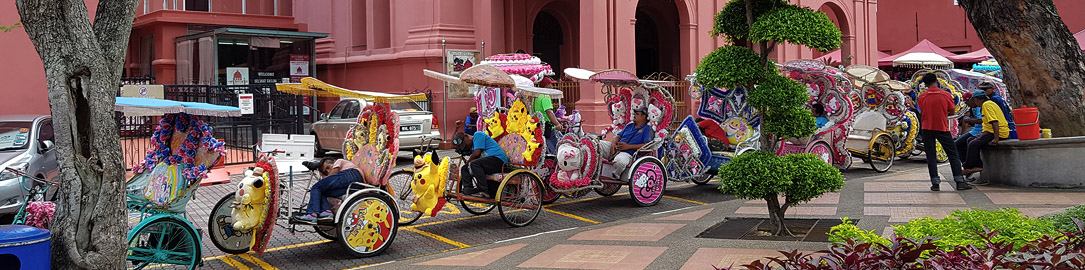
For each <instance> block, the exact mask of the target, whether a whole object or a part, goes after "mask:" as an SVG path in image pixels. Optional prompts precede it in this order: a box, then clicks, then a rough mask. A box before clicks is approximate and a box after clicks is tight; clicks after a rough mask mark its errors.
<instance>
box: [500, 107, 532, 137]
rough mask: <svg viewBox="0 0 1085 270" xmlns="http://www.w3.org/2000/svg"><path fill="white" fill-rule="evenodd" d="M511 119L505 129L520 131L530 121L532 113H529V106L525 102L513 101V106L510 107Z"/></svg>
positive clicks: (510, 131) (513, 131) (512, 131)
mask: <svg viewBox="0 0 1085 270" xmlns="http://www.w3.org/2000/svg"><path fill="white" fill-rule="evenodd" d="M508 118H509V121H508V123H506V125H505V126H506V128H505V131H508V132H509V133H520V132H521V131H523V130H524V129H525V128H526V127H527V124H528V122H530V119H531V115H529V114H527V106H524V102H522V101H520V100H517V101H516V102H514V103H512V107H510V108H509V116H508Z"/></svg>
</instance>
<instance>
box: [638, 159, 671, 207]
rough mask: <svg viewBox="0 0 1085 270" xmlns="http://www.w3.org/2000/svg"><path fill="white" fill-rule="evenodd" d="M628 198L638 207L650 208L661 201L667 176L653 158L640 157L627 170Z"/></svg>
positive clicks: (657, 161) (660, 164)
mask: <svg viewBox="0 0 1085 270" xmlns="http://www.w3.org/2000/svg"><path fill="white" fill-rule="evenodd" d="M629 170H632V171H630V172H629V196H630V197H632V198H633V202H635V203H637V205H639V206H652V205H656V204H657V203H659V200H661V199H663V190H665V189H667V174H666V173H665V172H663V163H661V162H659V160H658V159H656V158H655V157H642V158H640V159H638V160H637V161H636V162H633V166H632V167H630V168H629Z"/></svg>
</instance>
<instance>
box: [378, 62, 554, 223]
mask: <svg viewBox="0 0 1085 270" xmlns="http://www.w3.org/2000/svg"><path fill="white" fill-rule="evenodd" d="M423 73H424V74H425V75H426V76H429V77H431V78H435V79H438V80H441V81H444V82H448V83H453V84H461V85H466V86H470V87H471V88H472V91H473V92H474V93H475V102H476V106H477V108H478V114H479V121H478V122H477V123H476V124H477V127H478V131H480V132H484V133H486V135H487V136H490V137H491V138H493V139H494V141H496V142H497V144H498V145H499V146H500V147H501V149H502V150H504V151H505V154H506V156H508V158H509V161H508V162H507V163H505V166H504V167H503V168H502V170H501V172H500V173H496V174H491V175H488V176H487V177H486V178H487V179H486V180H487V181H486V182H487V184H489V187H490V188H489V189H488V192H489V193H488V194H487V195H488V196H489V198H483V197H476V196H471V195H469V194H464V193H463V192H462V190H463V188H464V186H463V185H462V184H466V183H463V182H462V181H460V168H461V166H463V165H466V159H464V157H462V156H460V157H456V158H449V157H444V158H437V156H436V153H427V154H424V155H422V156H416V157H415V168H414V169H413V170H412V169H407V170H403V171H400V172H396V174H401V173H404V174H406V173H409V174H412V175H414V177H413V180H411V181H403V182H394V183H392V185H393V186H394V187H395V188H396V190H397V191H400V193H399V194H400V196H401V198H405V199H407V200H410V201H414V203H413V204H412V205H411V206H410V209H411V210H412V211H413V212H412V213H410V214H406V215H411V216H410V217H407V218H405V220H411V221H412V222H413V220H415V219H418V217H420V216H423V215H425V216H435V215H437V213H438V212H440V210H441V209H442V207H443V206H444V204H446V203H448V202H450V201H458V202H459V203H460V205H461V206H463V208H464V210H466V211H467V212H470V213H472V214H476V215H481V214H485V213H488V212H489V211H491V210H492V209H494V208H497V209H498V212H499V213H500V216H501V219H502V220H504V221H505V223H507V224H509V225H511V226H513V227H521V226H526V225H528V224H531V222H533V221H534V220H535V218H536V217H538V216H539V213H541V212H542V209H543V206H542V204H543V199H544V198H543V197H544V195H545V194H546V191H545V187H544V186H543V182H542V180H541V178H540V177H539V175H538V174H537V173H536V172H542V171H546V169H545V168H544V166H545V164H546V163H545V162H543V160H544V159H545V156H544V153H545V152H546V143H545V141H544V140H543V127H542V124H540V122H539V117H541V114H537V113H536V114H534V115H533V114H531V113H529V109H528V106H527V105H526V104H525V103H524V101H522V100H521V98H526V97H543V98H549V95H555V94H556V95H560V92H559V91H557V90H553V89H545V88H537V89H536V88H532V89H533V90H535V91H517V90H516V89H520V88H521V87H518V86H529V85H532V84H533V83H532V82H531V79H527V78H524V77H521V76H517V75H509V74H508V73H505V72H504V71H502V70H501V69H498V68H497V67H495V66H493V65H476V66H473V67H471V68H468V69H467V70H464V71H463V72H462V73H460V74H459V76H458V77H457V76H450V75H447V74H443V73H438V72H434V71H431V70H423ZM518 81H519V83H518ZM544 96H545V97H544ZM453 143H454V144H457V145H458V144H459V142H458V141H454V142H453ZM495 186H496V188H494V187H495ZM408 187H409V188H408Z"/></svg>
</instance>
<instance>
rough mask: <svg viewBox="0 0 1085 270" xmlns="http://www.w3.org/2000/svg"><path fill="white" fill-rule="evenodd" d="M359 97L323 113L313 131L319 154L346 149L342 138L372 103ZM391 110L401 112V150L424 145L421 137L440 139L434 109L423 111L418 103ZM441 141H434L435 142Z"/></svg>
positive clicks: (434, 143)
mask: <svg viewBox="0 0 1085 270" xmlns="http://www.w3.org/2000/svg"><path fill="white" fill-rule="evenodd" d="M371 102H372V101H371V100H365V99H360V98H343V99H342V100H340V101H339V104H336V105H335V108H333V109H332V110H331V112H330V113H323V114H320V121H317V122H316V123H313V130H312V131H310V134H312V135H315V136H316V145H315V146H316V155H317V156H323V155H324V153H325V152H327V151H337V152H342V151H343V140H344V137H346V135H347V132H349V131H350V129H351V128H353V127H354V126H356V125H358V113H360V112H361V111H362V108H365V106H366V105H368V104H369V103H371ZM391 107H392V108H391V109H392V110H393V111H395V112H396V113H397V114H399V131H400V132H399V149H400V150H413V149H418V148H421V147H422V144H423V142H422V136H427V137H430V138H440V137H441V131H440V129H439V128H438V127H437V118H436V117H434V116H433V113H432V112H429V111H425V110H422V108H421V107H419V106H418V104H417V103H414V102H404V103H392V104H391ZM438 143H440V142H439V141H433V142H431V144H432V145H430V146H436V144H438Z"/></svg>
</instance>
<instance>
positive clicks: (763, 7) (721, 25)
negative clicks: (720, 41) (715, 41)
mask: <svg viewBox="0 0 1085 270" xmlns="http://www.w3.org/2000/svg"><path fill="white" fill-rule="evenodd" d="M753 1H754V2H753V3H752V5H753V18H754V19H757V18H758V17H760V16H761V15H762V14H765V12H768V11H769V10H772V8H773V7H780V6H785V5H787V3H786V2H784V1H779V0H753ZM749 31H750V25H749V24H747V23H746V1H745V0H733V1H731V2H728V3H727V5H725V6H724V7H723V10H720V12H719V13H716V18H715V24H714V25H713V26H712V31H710V32H709V34H712V36H720V35H723V36H725V37H727V40H728V41H731V42H732V43H734V42H735V41H738V40H742V39H746V38H747V35H748V33H749Z"/></svg>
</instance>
